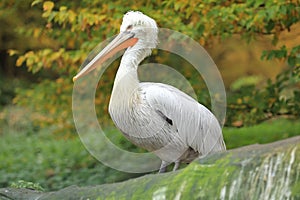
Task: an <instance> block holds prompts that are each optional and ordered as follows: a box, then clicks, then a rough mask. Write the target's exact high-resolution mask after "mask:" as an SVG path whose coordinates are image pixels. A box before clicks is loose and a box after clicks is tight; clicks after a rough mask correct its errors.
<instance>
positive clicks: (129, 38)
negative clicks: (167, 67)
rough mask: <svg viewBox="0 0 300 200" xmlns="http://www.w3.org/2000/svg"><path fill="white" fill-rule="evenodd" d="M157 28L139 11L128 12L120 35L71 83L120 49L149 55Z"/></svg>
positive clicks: (150, 19) (153, 44)
mask: <svg viewBox="0 0 300 200" xmlns="http://www.w3.org/2000/svg"><path fill="white" fill-rule="evenodd" d="M157 37H158V28H157V25H156V22H155V21H154V20H153V19H152V18H150V17H148V16H146V15H144V14H143V13H142V12H139V11H129V12H127V13H126V14H125V15H124V17H123V22H122V25H121V27H120V33H119V34H118V35H117V36H116V37H115V39H114V40H113V41H111V42H110V43H109V44H108V45H107V46H106V47H105V48H104V49H103V50H102V51H101V52H100V53H99V54H97V55H96V56H95V57H94V58H93V59H92V60H91V61H90V62H89V63H88V64H87V65H86V66H85V67H84V68H83V69H82V70H81V71H80V72H79V73H78V74H77V75H76V76H74V78H73V81H75V80H76V79H78V78H79V77H81V76H84V75H86V74H88V73H89V72H90V71H92V70H94V69H95V68H96V67H97V66H99V65H101V64H102V63H103V62H105V61H106V60H107V59H108V58H110V57H112V56H113V55H115V54H116V53H117V52H119V51H120V50H122V49H125V48H128V49H127V51H126V52H125V54H126V53H130V52H136V51H141V50H142V52H143V56H142V57H145V56H147V55H150V53H151V49H153V48H155V47H156V45H157Z"/></svg>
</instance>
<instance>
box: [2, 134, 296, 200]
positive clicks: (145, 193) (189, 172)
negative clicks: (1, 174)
mask: <svg viewBox="0 0 300 200" xmlns="http://www.w3.org/2000/svg"><path fill="white" fill-rule="evenodd" d="M299 172H300V136H298V137H294V138H290V139H287V140H283V141H279V142H275V143H271V144H266V145H251V146H247V147H242V148H239V149H235V150H231V151H227V152H224V153H218V154H214V155H210V156H207V157H205V158H202V159H199V160H196V161H195V162H193V163H191V164H190V165H188V166H187V167H186V168H184V169H182V170H179V171H176V172H169V173H165V174H151V175H146V176H143V177H140V178H136V179H131V180H128V181H125V182H121V183H114V184H104V185H99V186H91V187H77V186H71V187H67V188H65V189H62V190H59V191H54V192H40V191H34V190H31V189H25V188H21V189H20V188H19V189H18V188H3V189H0V198H2V199H39V200H41V199H55V200H56V199H255V200H256V199H300V173H299Z"/></svg>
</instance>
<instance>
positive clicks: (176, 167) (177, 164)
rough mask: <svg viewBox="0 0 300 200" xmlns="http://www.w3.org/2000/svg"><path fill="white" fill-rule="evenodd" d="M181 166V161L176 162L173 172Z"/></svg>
mask: <svg viewBox="0 0 300 200" xmlns="http://www.w3.org/2000/svg"><path fill="white" fill-rule="evenodd" d="M179 165H180V161H179V160H177V161H175V164H174V168H173V172H174V171H176V170H177V169H178V168H179Z"/></svg>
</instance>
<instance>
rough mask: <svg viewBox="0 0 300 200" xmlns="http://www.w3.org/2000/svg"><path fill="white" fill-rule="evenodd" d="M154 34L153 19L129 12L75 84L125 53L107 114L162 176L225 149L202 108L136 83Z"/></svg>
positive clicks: (171, 90)
mask: <svg viewBox="0 0 300 200" xmlns="http://www.w3.org/2000/svg"><path fill="white" fill-rule="evenodd" d="M157 34H158V28H157V25H156V23H155V21H154V20H153V19H151V18H150V17H148V16H146V15H144V14H142V13H141V12H133V11H130V12H128V13H127V14H125V15H124V18H123V22H122V25H121V28H120V34H119V36H118V37H117V38H116V39H115V40H113V41H112V42H111V43H110V44H109V45H108V46H107V47H106V48H105V49H104V50H103V51H102V52H100V54H99V56H98V58H97V59H94V60H92V61H91V63H89V64H88V65H87V66H86V67H85V68H84V69H83V70H82V71H81V72H80V73H79V74H78V75H77V76H75V77H74V79H75V80H76V79H77V78H78V77H80V76H82V75H84V74H86V73H88V72H89V71H91V70H93V69H94V68H95V67H96V65H98V64H99V63H100V62H103V60H105V59H104V58H103V57H105V56H106V57H109V56H110V53H111V52H116V51H119V50H120V49H123V48H126V47H128V49H127V50H126V52H125V53H124V55H123V57H122V60H121V64H120V67H119V69H118V72H117V74H116V78H115V81H114V86H113V90H112V95H111V99H110V102H109V113H110V115H111V118H112V119H113V121H114V123H115V125H116V126H117V127H118V128H119V129H120V130H121V132H122V133H123V134H124V136H125V137H126V138H127V139H128V140H130V141H131V142H132V143H134V144H136V145H137V146H139V147H142V148H144V149H147V150H148V151H151V152H153V153H155V154H156V155H157V156H158V157H159V158H160V159H161V160H162V165H161V167H160V172H164V171H165V170H166V166H167V165H168V164H170V163H173V162H174V163H175V166H174V170H176V169H177V168H178V167H179V164H180V163H181V162H185V163H189V162H191V161H192V160H193V159H195V158H197V157H199V156H203V155H207V154H209V153H213V152H218V151H223V150H225V149H226V147H225V143H224V141H223V136H222V130H221V127H220V125H219V122H218V120H217V119H216V117H215V116H214V115H213V114H212V113H211V112H210V111H209V110H208V109H207V108H206V107H204V106H203V105H201V104H199V103H198V102H197V101H195V100H194V99H193V98H191V97H190V96H188V95H187V94H185V93H184V92H182V91H180V90H178V89H177V88H175V87H172V86H170V85H166V84H162V83H140V81H139V79H138V74H137V69H138V65H139V63H140V62H141V61H142V60H143V59H144V58H145V57H146V56H148V55H150V54H151V49H153V48H155V47H156V44H157ZM122 45H123V46H122ZM102 58H103V59H102ZM101 59H102V60H101ZM99 60H101V61H99Z"/></svg>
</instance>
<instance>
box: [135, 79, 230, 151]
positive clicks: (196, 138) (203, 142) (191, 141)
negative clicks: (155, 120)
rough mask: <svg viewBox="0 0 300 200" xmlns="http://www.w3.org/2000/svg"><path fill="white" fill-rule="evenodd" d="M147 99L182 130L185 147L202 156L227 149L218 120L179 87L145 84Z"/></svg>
mask: <svg viewBox="0 0 300 200" xmlns="http://www.w3.org/2000/svg"><path fill="white" fill-rule="evenodd" d="M140 86H141V89H142V91H143V93H144V95H145V100H146V101H147V103H148V104H149V105H150V107H151V108H152V109H154V110H155V111H156V112H158V113H160V115H161V116H162V120H166V121H167V122H168V123H169V124H170V125H172V126H174V127H175V128H176V130H177V131H178V134H179V135H180V137H181V139H182V140H183V141H184V142H185V144H186V145H187V146H189V147H191V148H192V149H194V150H195V151H197V152H199V153H200V155H206V154H209V153H212V152H217V151H222V150H225V149H226V147H225V143H224V141H223V136H222V130H221V127H220V125H219V122H218V120H217V119H216V117H215V116H214V115H213V114H212V113H211V112H210V111H209V110H208V109H207V108H206V107H205V106H203V105H201V104H200V103H198V102H197V101H196V100H194V99H193V98H192V97H190V96H188V95H187V94H185V93H184V92H182V91H180V90H178V89H177V88H175V87H172V86H170V85H166V84H162V83H141V84H140Z"/></svg>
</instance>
